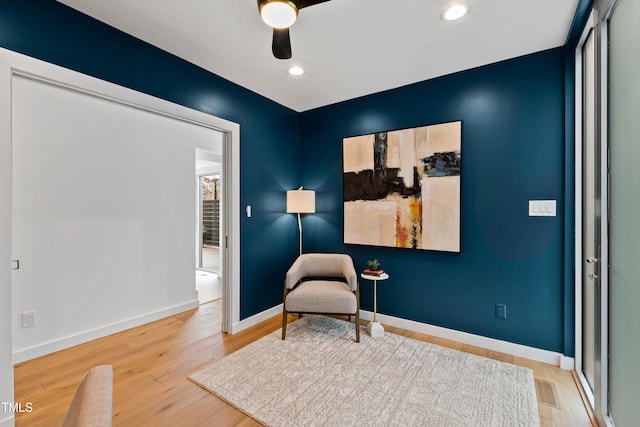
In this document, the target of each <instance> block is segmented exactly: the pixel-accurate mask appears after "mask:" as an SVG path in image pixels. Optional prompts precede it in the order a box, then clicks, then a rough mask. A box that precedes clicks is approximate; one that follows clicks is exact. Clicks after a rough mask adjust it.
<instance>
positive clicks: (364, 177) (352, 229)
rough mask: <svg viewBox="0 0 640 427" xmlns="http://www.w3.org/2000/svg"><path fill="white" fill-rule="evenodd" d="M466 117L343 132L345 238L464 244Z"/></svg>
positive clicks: (422, 245) (435, 246)
mask: <svg viewBox="0 0 640 427" xmlns="http://www.w3.org/2000/svg"><path fill="white" fill-rule="evenodd" d="M461 148H462V122H461V121H455V122H449V123H441V124H436V125H430V126H422V127H417V128H411V129H402V130H396V131H389V132H378V133H375V134H370V135H363V136H355V137H349V138H344V140H343V163H344V171H343V184H344V242H345V243H348V244H360V245H371V246H387V247H398V248H412V249H424V250H434V251H445V252H460V171H461Z"/></svg>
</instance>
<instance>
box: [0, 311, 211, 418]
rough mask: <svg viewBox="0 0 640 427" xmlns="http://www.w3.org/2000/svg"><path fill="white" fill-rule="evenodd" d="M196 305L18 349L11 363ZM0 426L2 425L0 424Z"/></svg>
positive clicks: (104, 335) (155, 313) (61, 348)
mask: <svg viewBox="0 0 640 427" xmlns="http://www.w3.org/2000/svg"><path fill="white" fill-rule="evenodd" d="M198 305H199V302H198V300H197V299H195V300H192V301H188V302H186V303H183V304H179V305H175V306H173V307H167V308H164V309H162V310H158V311H154V312H151V313H147V314H143V315H141V316H136V317H132V318H130V319H126V320H123V321H121V322H117V323H112V324H110V325H105V326H102V327H99V328H96V329H92V330H90V331H86V332H82V333H79V334H76V335H71V336H68V337H65V338H60V339H57V340H54V341H49V342H47V343H44V344H41V345H37V346H35V347H30V348H27V349H23V350H18V351H16V352H14V353H13V363H14V364H15V363H20V362H24V361H26V360H31V359H35V358H36V357H40V356H44V355H45V354H49V353H53V352H56V351H60V350H63V349H65V348H69V347H73V346H74V345H78V344H83V343H85V342H89V341H92V340H95V339H97V338H102V337H106V336H107V335H111V334H115V333H117V332H122V331H125V330H127V329H131V328H134V327H136V326H140V325H144V324H145V323H149V322H153V321H155V320H160V319H163V318H165V317H168V316H173V315H174V314H178V313H182V312H184V311H188V310H192V309H194V308H198ZM0 427H4V426H3V425H2V424H0Z"/></svg>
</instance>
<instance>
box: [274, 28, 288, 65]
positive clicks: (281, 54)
mask: <svg viewBox="0 0 640 427" xmlns="http://www.w3.org/2000/svg"><path fill="white" fill-rule="evenodd" d="M271 51H272V52H273V56H275V57H276V58H278V59H290V58H291V38H290V37H289V29H288V28H283V29H281V30H279V29H277V28H274V29H273V44H272V45H271Z"/></svg>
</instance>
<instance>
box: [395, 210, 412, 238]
mask: <svg viewBox="0 0 640 427" xmlns="http://www.w3.org/2000/svg"><path fill="white" fill-rule="evenodd" d="M401 215H402V210H401V209H400V206H398V207H397V208H396V248H406V247H408V246H407V244H408V243H409V233H408V231H407V229H406V228H405V227H403V226H402V223H401V221H400V217H401Z"/></svg>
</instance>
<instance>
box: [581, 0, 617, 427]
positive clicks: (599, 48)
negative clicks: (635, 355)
mask: <svg viewBox="0 0 640 427" xmlns="http://www.w3.org/2000/svg"><path fill="white" fill-rule="evenodd" d="M616 3H617V0H597V1H596V2H595V5H594V9H593V11H592V13H591V16H590V17H589V20H588V22H587V24H586V25H585V28H584V30H583V34H582V36H581V38H580V41H579V42H578V45H577V47H576V51H575V207H576V209H575V343H576V344H575V353H576V354H575V356H576V374H577V376H578V379H579V380H580V383H581V385H582V388H583V390H584V391H585V394H586V395H587V397H588V399H589V402H590V404H591V407H592V408H593V411H594V415H595V417H596V420H597V422H598V423H599V424H600V425H602V426H609V427H613V425H614V424H613V420H612V419H611V418H610V417H609V401H608V397H609V356H608V355H609V321H608V320H609V225H608V224H609V143H608V123H607V118H608V84H607V82H608V20H609V18H610V17H611V15H612V13H613V10H614V9H615V5H616ZM590 31H593V32H594V37H595V44H596V47H595V64H594V70H593V71H594V73H595V74H596V75H595V80H596V81H595V96H596V99H595V105H594V111H595V126H596V132H595V138H596V146H597V149H599V151H598V152H597V154H596V155H597V159H596V163H597V166H598V168H599V183H598V185H599V187H600V188H599V191H600V212H599V215H600V219H599V221H600V227H599V228H600V230H599V236H598V237H599V240H600V250H599V253H598V254H595V255H596V256H597V257H598V262H597V265H598V268H597V269H596V271H597V276H598V277H597V280H596V282H597V283H596V289H597V290H598V291H597V292H596V299H595V331H594V333H595V337H594V342H595V355H594V357H595V373H594V375H595V378H594V384H593V391H592V390H591V388H590V387H589V384H588V382H587V380H586V378H585V377H584V374H583V373H582V368H583V366H582V363H583V354H582V344H583V333H584V331H583V328H582V320H583V311H582V303H583V301H582V300H583V293H582V279H583V262H584V259H585V256H590V255H588V254H583V251H582V243H583V239H582V214H583V198H582V190H583V188H582V179H583V168H582V162H583V150H582V148H583V145H582V144H583V141H582V139H583V120H582V115H583V97H582V90H583V80H582V73H583V64H582V60H583V57H582V48H583V46H584V43H585V41H586V39H587V36H588V34H589V32H590Z"/></svg>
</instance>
